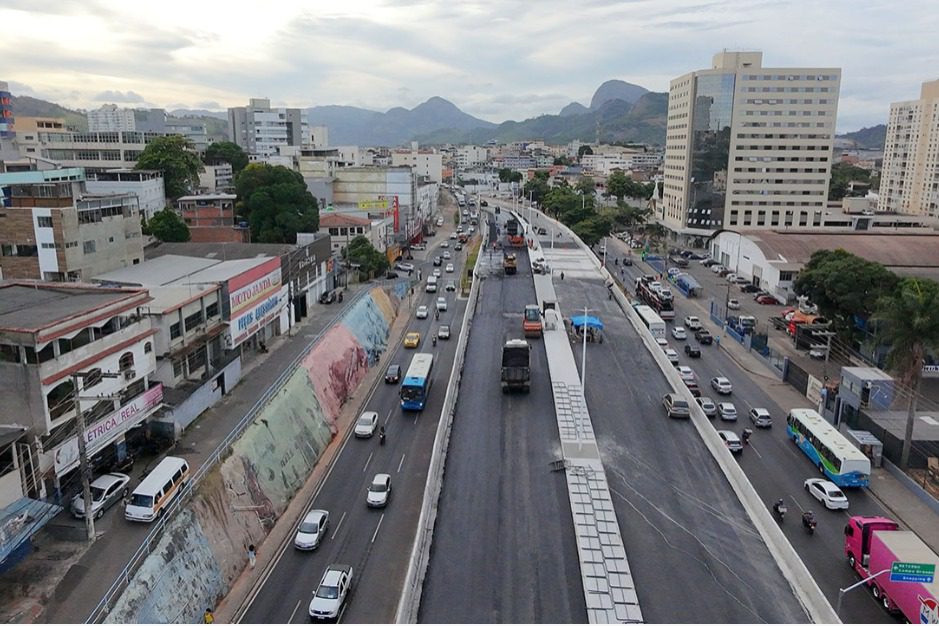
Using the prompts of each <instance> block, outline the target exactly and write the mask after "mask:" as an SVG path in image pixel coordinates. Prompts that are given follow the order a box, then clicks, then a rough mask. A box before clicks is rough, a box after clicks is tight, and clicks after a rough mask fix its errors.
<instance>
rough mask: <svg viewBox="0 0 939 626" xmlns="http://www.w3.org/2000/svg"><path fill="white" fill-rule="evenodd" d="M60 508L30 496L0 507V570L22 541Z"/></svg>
mask: <svg viewBox="0 0 939 626" xmlns="http://www.w3.org/2000/svg"><path fill="white" fill-rule="evenodd" d="M61 510H62V507H60V506H58V505H55V504H49V503H47V502H40V501H39V500H33V499H32V498H20V499H19V500H16V501H14V502H13V503H12V504H10V505H9V506H6V507H4V508H2V509H0V570H2V569H3V564H4V563H5V562H6V560H7V558H8V557H9V556H10V555H11V554H13V552H15V551H16V549H17V548H18V547H20V546H21V545H22V544H23V542H24V541H27V540H29V538H30V537H32V536H33V535H35V534H36V533H37V532H38V531H39V529H40V528H42V527H43V526H45V525H46V524H47V523H48V522H49V520H51V519H52V518H53V517H55V516H56V515H58V514H59V511H61Z"/></svg>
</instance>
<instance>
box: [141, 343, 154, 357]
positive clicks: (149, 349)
mask: <svg viewBox="0 0 939 626" xmlns="http://www.w3.org/2000/svg"><path fill="white" fill-rule="evenodd" d="M151 352H153V344H152V343H151V342H149V341H148V342H147V343H145V344H143V353H144V354H150V353H151Z"/></svg>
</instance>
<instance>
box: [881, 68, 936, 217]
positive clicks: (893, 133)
mask: <svg viewBox="0 0 939 626" xmlns="http://www.w3.org/2000/svg"><path fill="white" fill-rule="evenodd" d="M877 208H878V210H879V211H890V212H895V213H912V214H918V215H933V216H935V215H937V214H939V80H934V81H931V82H927V83H923V87H922V90H921V92H920V98H919V100H910V101H907V102H894V103H893V104H891V105H890V119H889V120H888V122H887V139H886V142H885V145H884V167H883V173H882V174H881V178H880V200H879V203H878V207H877Z"/></svg>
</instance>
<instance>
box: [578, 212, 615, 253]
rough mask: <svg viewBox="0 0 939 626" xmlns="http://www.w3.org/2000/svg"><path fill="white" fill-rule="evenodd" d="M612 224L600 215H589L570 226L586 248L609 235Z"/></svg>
mask: <svg viewBox="0 0 939 626" xmlns="http://www.w3.org/2000/svg"><path fill="white" fill-rule="evenodd" d="M611 227H612V223H611V222H610V220H609V219H608V218H606V217H604V216H602V215H596V214H594V215H590V216H588V217H587V218H585V219H583V220H581V221H579V222H577V223H576V224H574V225H573V226H571V230H573V231H574V232H575V233H576V234H577V236H578V237H580V238H581V240H582V241H583V242H584V243H585V244H587V245H588V246H593V245H595V244H596V243H597V242H599V241H600V240H601V239H603V238H604V237H606V236H607V235H609V234H610V228H611Z"/></svg>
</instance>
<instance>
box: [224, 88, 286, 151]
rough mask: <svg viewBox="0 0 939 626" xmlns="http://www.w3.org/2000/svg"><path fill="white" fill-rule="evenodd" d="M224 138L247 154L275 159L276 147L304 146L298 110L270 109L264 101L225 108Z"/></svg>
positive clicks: (268, 102)
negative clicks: (226, 133)
mask: <svg viewBox="0 0 939 626" xmlns="http://www.w3.org/2000/svg"><path fill="white" fill-rule="evenodd" d="M228 135H229V137H230V138H231V140H232V141H233V142H234V143H236V144H238V145H239V146H241V148H242V149H243V150H244V151H245V152H247V153H248V154H249V155H255V156H258V157H261V158H262V159H266V158H267V157H271V156H276V155H277V154H278V147H279V146H297V147H301V146H303V144H304V140H303V115H302V113H301V111H300V109H287V108H274V109H272V108H271V101H270V100H269V99H267V98H251V100H250V102H249V104H248V106H247V107H233V108H230V109H228Z"/></svg>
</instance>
